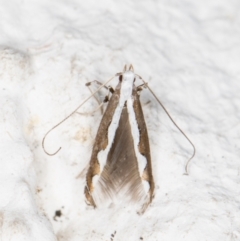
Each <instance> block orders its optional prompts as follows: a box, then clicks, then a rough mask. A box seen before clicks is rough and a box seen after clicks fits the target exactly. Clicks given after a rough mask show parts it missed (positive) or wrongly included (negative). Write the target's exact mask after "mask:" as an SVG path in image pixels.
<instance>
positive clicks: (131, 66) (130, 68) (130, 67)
mask: <svg viewBox="0 0 240 241" xmlns="http://www.w3.org/2000/svg"><path fill="white" fill-rule="evenodd" d="M129 70H130V71H132V72H134V68H133V65H132V64H130V66H129Z"/></svg>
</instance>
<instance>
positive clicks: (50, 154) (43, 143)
mask: <svg viewBox="0 0 240 241" xmlns="http://www.w3.org/2000/svg"><path fill="white" fill-rule="evenodd" d="M115 76H116V75H115ZM115 76H113V77H112V78H110V79H109V80H107V81H106V82H105V83H103V84H102V85H101V86H100V87H99V88H98V89H97V90H96V91H94V92H93V93H92V94H91V95H90V96H89V97H88V98H86V99H85V100H84V101H83V102H82V103H81V104H80V105H79V106H78V107H77V108H76V109H75V110H74V111H72V112H71V113H70V114H69V115H68V116H67V117H65V118H64V119H63V120H61V121H60V122H59V123H58V124H56V125H55V126H53V127H52V128H51V129H50V130H49V131H48V132H47V133H46V134H45V135H44V137H43V139H42V148H43V150H44V152H45V153H46V154H47V155H49V156H54V155H56V154H57V153H58V152H59V151H60V150H61V148H62V147H59V148H58V150H57V151H55V152H54V153H49V152H48V151H46V148H45V139H46V137H47V136H48V134H49V133H50V132H51V131H53V130H54V129H55V128H57V127H58V126H59V125H61V124H62V123H63V122H64V121H66V120H67V119H68V118H69V117H71V116H72V115H73V114H75V113H76V112H77V110H78V109H79V108H80V107H81V106H83V105H84V104H85V103H86V102H87V101H88V100H89V99H90V98H92V97H93V96H94V94H96V93H97V92H98V91H99V90H100V89H102V88H103V87H104V86H105V85H106V84H107V83H109V82H110V81H111V80H112V79H113V78H115Z"/></svg>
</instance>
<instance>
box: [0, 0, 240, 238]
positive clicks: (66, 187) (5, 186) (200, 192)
mask: <svg viewBox="0 0 240 241" xmlns="http://www.w3.org/2000/svg"><path fill="white" fill-rule="evenodd" d="M239 10H240V2H239V1H238V0H208V1H206V0H203V1H190V0H183V1H178V0H173V1H168V0H165V1H164V0H161V1H133V0H132V1H110V0H109V1H107V0H105V1H100V2H96V1H92V0H88V1H46V0H45V1H42V0H41V1H40V0H35V1H31V2H30V1H28V2H26V1H21V2H20V1H11V0H10V1H9V0H8V1H1V8H0V36H1V37H0V47H1V48H0V92H1V94H0V106H1V108H0V112H1V114H0V133H1V134H0V139H1V140H0V150H1V151H0V157H1V159H0V240H1V241H5V240H6V241H7V240H12V241H13V240H14V241H15V240H17V241H21V240H31V241H32V240H36V241H38V240H39V241H40V240H41V241H42V240H50V241H51V240H59V241H60V240H61V241H65V240H68V241H70V240H71V241H76V240H78V241H79V240H84V241H86V240H90V241H91V240H94V241H98V240H114V241H118V240H119V241H120V240H121V241H122V240H130V241H131V240H133V241H135V240H148V241H154V240H162V241H172V240H178V241H181V240H184V241H192V240H195V241H198V240H199V241H203V240H204V241H205V240H208V241H215V240H216V241H219V240H229V241H230V240H231V241H233V240H236V241H237V240H240V212H239V209H240V197H239V194H240V174H239V173H240V160H239V156H240V151H239V148H240V141H239V135H240V125H239V119H240V114H239V109H240V97H239V92H240V83H239V81H240V78H239V77H240V71H239V68H240V67H239V66H240V44H239V39H240V17H239ZM125 63H132V64H133V65H134V67H135V72H136V73H138V74H140V75H141V76H142V77H143V78H144V79H145V80H146V81H148V82H149V85H150V86H151V87H152V88H153V89H154V91H155V93H156V95H157V96H158V97H159V98H160V99H161V100H162V102H163V103H164V104H165V106H166V108H167V109H168V110H169V112H170V113H171V114H172V116H173V118H174V120H175V121H176V122H177V123H178V124H179V125H180V126H181V127H182V129H183V130H184V131H185V132H186V134H187V135H188V136H189V137H190V138H191V140H192V141H193V142H194V144H195V145H196V149H197V154H196V156H195V158H194V159H193V161H192V163H191V164H190V175H189V176H185V175H183V173H184V165H185V163H186V161H187V159H188V158H189V156H190V155H191V153H192V149H191V146H189V144H188V143H187V141H186V140H185V139H184V137H183V136H182V135H181V134H180V133H179V132H178V131H177V130H176V128H175V127H174V126H173V125H172V123H171V122H170V120H169V119H168V118H167V117H166V115H165V114H164V112H163V110H162V109H161V108H160V106H158V104H157V103H156V101H154V98H153V97H152V96H151V94H150V93H149V92H148V91H147V90H144V91H143V93H142V98H141V99H142V102H143V105H144V113H145V119H146V122H147V125H148V129H149V137H150V144H151V153H152V165H153V172H154V173H153V174H154V179H155V184H156V190H155V197H154V199H153V202H152V204H151V205H150V206H149V208H148V209H147V211H146V212H145V214H144V215H142V216H139V215H137V214H136V212H135V211H133V210H131V209H130V208H126V209H122V208H118V207H116V208H111V209H96V210H93V209H92V208H90V207H88V206H87V205H86V203H85V198H84V194H83V189H84V185H85V174H86V168H87V165H88V162H89V158H90V155H91V148H92V144H93V141H94V137H95V134H96V130H97V128H98V123H99V121H100V118H101V114H100V113H98V112H96V113H95V114H93V115H89V116H84V115H78V114H75V115H74V116H72V117H71V118H70V119H69V120H68V121H66V122H65V123H64V124H63V125H61V126H60V127H59V128H58V129H56V130H54V131H53V132H52V133H51V134H50V135H49V136H48V138H47V139H46V148H47V150H48V151H49V152H54V151H55V150H57V149H58V147H59V146H61V147H62V150H61V151H60V152H59V153H58V154H57V155H55V156H53V157H50V156H47V155H46V154H45V153H44V152H43V150H42V147H41V141H42V138H43V136H44V134H45V133H46V132H47V131H48V130H49V129H50V128H51V127H52V126H53V125H55V124H56V123H57V122H59V121H60V120H62V119H63V118H64V117H66V116H67V115H68V114H69V113H70V112H71V111H72V110H74V109H75V108H76V106H78V105H79V104H80V103H81V101H82V100H83V99H84V98H86V97H87V96H88V95H89V92H88V90H87V89H86V88H85V83H86V82H88V81H91V80H94V79H98V80H100V81H105V80H107V79H108V78H110V77H111V76H113V75H114V74H115V73H116V72H120V71H121V70H122V68H123V65H124V64H125ZM112 85H113V86H114V83H113V84H112ZM149 101H150V103H148V104H146V103H147V102H149ZM95 107H96V102H95V101H94V100H91V101H89V102H88V103H86V105H85V106H84V107H83V108H82V110H81V111H91V110H93V109H94V108H95ZM57 210H60V211H61V214H62V215H61V216H60V217H54V216H55V212H56V211H57ZM49 221H50V223H51V225H50V223H49Z"/></svg>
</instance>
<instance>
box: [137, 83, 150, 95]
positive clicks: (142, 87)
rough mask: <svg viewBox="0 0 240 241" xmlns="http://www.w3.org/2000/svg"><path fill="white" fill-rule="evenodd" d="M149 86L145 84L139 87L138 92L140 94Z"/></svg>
mask: <svg viewBox="0 0 240 241" xmlns="http://www.w3.org/2000/svg"><path fill="white" fill-rule="evenodd" d="M147 85H148V83H143V84H141V85H139V86H137V92H138V93H139V92H140V91H142V90H143V89H145V88H147Z"/></svg>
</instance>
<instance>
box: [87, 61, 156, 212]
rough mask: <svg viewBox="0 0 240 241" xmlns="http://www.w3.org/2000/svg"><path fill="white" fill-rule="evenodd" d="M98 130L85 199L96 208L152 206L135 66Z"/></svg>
mask: <svg viewBox="0 0 240 241" xmlns="http://www.w3.org/2000/svg"><path fill="white" fill-rule="evenodd" d="M117 75H118V76H119V83H118V85H117V87H116V88H115V91H114V93H113V94H112V96H111V98H110V100H109V103H108V106H107V108H106V110H105V113H104V115H103V117H102V120H101V123H100V126H99V128H98V132H97V136H96V139H95V143H94V146H93V150H92V156H91V160H90V167H89V169H88V172H87V178H86V179H87V183H86V187H85V195H86V198H87V201H88V203H89V204H90V205H92V206H94V207H97V206H99V205H102V204H104V206H105V205H106V204H107V203H108V204H110V203H112V202H114V200H118V202H119V201H122V200H123V199H125V201H130V202H132V201H133V202H137V203H138V202H140V203H142V204H143V207H144V209H145V207H147V205H148V204H149V203H151V201H152V198H153V191H154V180H153V176H152V167H151V155H150V146H149V140H148V133H147V127H146V123H145V120H144V116H143V111H142V107H141V103H140V100H139V97H140V96H139V95H140V90H141V87H140V88H139V87H137V86H135V83H134V82H135V79H136V75H135V74H134V71H133V67H132V65H130V66H129V68H128V69H127V67H126V66H125V68H124V70H123V72H122V73H119V74H117Z"/></svg>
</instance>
